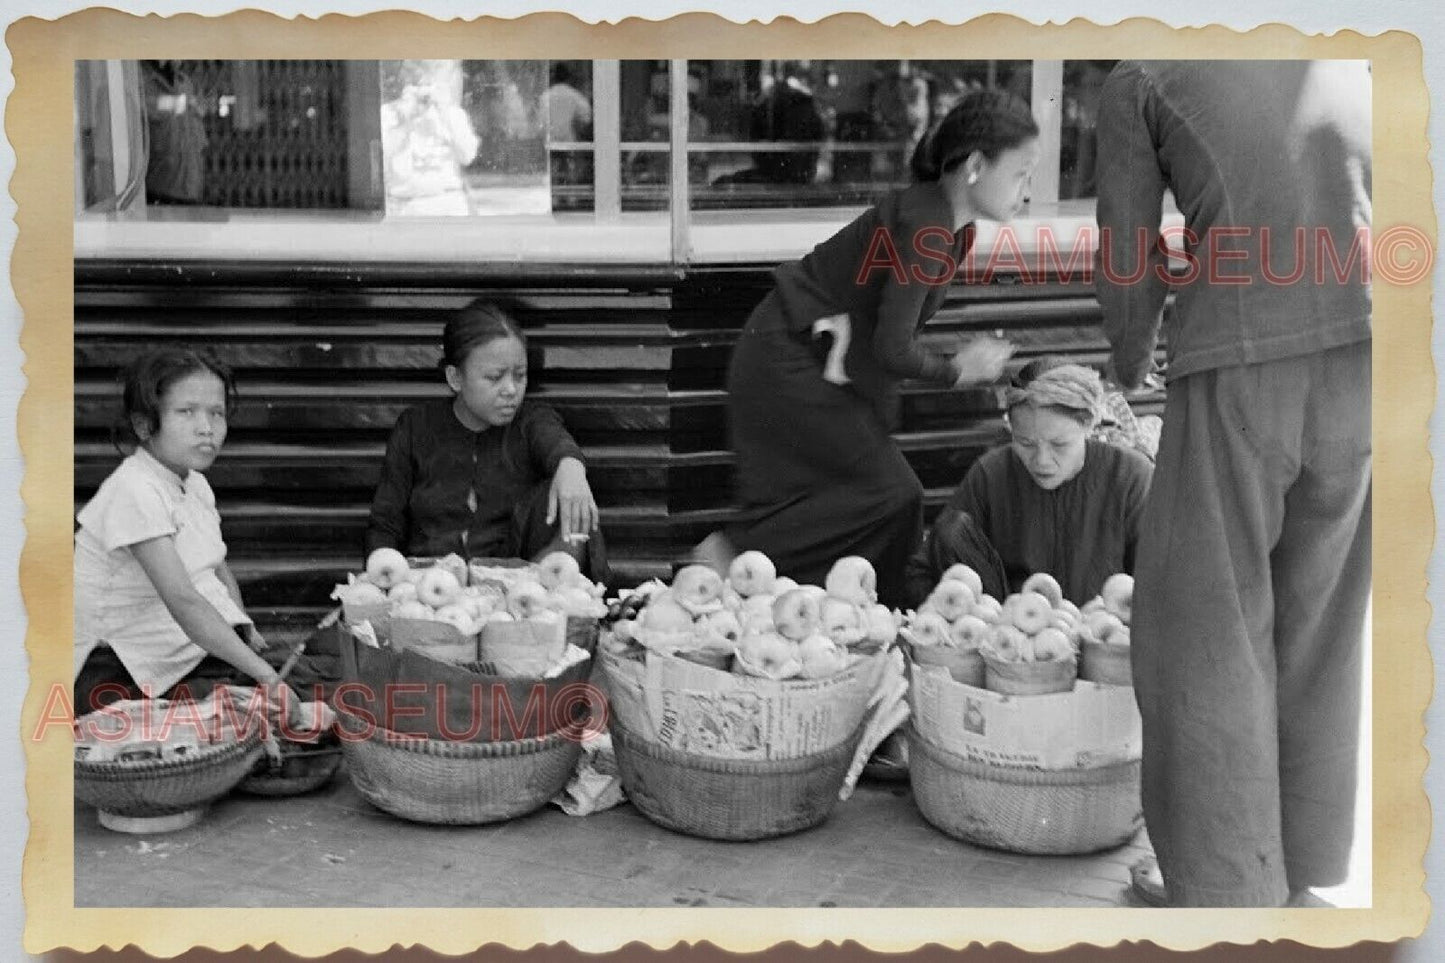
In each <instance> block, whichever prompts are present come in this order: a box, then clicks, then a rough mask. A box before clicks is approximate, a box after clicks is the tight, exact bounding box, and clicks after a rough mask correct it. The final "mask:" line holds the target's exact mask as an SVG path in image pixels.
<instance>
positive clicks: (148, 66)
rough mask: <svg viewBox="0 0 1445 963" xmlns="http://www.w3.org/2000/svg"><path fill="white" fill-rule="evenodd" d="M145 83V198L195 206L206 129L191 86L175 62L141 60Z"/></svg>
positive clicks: (203, 172) (199, 195)
mask: <svg viewBox="0 0 1445 963" xmlns="http://www.w3.org/2000/svg"><path fill="white" fill-rule="evenodd" d="M141 76H142V83H143V84H144V86H145V115H146V132H147V135H148V137H149V145H150V147H149V156H148V158H147V161H146V201H147V203H150V204H199V203H201V200H202V198H203V196H204V191H205V182H206V127H205V123H204V122H203V121H202V120H201V111H200V102H199V99H198V97H197V96H196V87H195V84H194V83H193V82H192V81H191V78H190V76H189V75H188V74H187V73H186V72H185V70H183V69H182V67H181V63H180V61H178V60H142V61H141Z"/></svg>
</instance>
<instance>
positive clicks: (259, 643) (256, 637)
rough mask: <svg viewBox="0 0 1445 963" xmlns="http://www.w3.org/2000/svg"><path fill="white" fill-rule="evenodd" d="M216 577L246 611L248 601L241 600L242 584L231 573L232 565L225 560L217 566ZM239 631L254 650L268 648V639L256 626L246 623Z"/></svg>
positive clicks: (259, 650)
mask: <svg viewBox="0 0 1445 963" xmlns="http://www.w3.org/2000/svg"><path fill="white" fill-rule="evenodd" d="M216 577H217V578H219V579H220V580H221V584H222V585H224V586H225V587H226V594H227V595H229V596H231V600H232V601H233V602H235V603H236V608H238V609H240V610H241V611H243V612H244V611H245V610H246V603H245V602H243V601H242V600H241V586H240V584H239V583H238V582H237V581H236V576H235V575H232V574H231V566H229V565H227V564H226V563H225V562H222V563H221V564H220V565H218V566H216ZM237 631H238V632H240V633H241V635H242V637H243V638H244V639H245V640H246V644H247V645H249V646H250V647H251V648H252V650H254V651H256V652H261V651H263V650H264V649H265V648H266V640H265V639H264V638H262V636H261V633H260V632H258V631H257V630H256V626H254V625H245V626H242V627H241V628H239V629H237Z"/></svg>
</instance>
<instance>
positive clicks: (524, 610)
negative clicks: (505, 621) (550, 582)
mask: <svg viewBox="0 0 1445 963" xmlns="http://www.w3.org/2000/svg"><path fill="white" fill-rule="evenodd" d="M546 608H547V590H546V589H544V588H543V587H542V586H540V585H538V584H537V583H536V582H518V583H517V584H516V585H513V586H512V587H511V588H509V589H508V590H507V611H508V612H511V613H512V617H513V618H518V619H532V618H536V617H537V616H539V615H541V614H542V613H543V612H544V611H546Z"/></svg>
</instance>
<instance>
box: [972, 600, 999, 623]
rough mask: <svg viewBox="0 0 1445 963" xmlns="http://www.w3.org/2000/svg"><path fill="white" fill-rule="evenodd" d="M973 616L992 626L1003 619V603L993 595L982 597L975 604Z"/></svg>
mask: <svg viewBox="0 0 1445 963" xmlns="http://www.w3.org/2000/svg"><path fill="white" fill-rule="evenodd" d="M973 614H974V615H976V616H978V617H979V618H981V619H983V620H984V621H985V622H987V623H989V624H990V625H992V624H993V623H995V622H997V621H999V619H1000V618H1002V617H1003V603H1002V602H1000V601H999V600H998V599H996V598H994V597H993V596H992V595H980V596H979V597H978V599H977V601H975V602H974V603H973Z"/></svg>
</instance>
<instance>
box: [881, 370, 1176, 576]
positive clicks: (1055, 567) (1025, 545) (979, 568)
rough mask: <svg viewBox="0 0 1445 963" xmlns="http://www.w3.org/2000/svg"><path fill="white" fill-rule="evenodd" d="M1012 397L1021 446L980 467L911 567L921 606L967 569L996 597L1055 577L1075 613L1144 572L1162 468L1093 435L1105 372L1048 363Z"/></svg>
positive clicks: (1013, 389)
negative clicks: (1146, 523)
mask: <svg viewBox="0 0 1445 963" xmlns="http://www.w3.org/2000/svg"><path fill="white" fill-rule="evenodd" d="M1005 396H1006V404H1007V406H1008V415H1007V419H1008V426H1009V432H1010V433H1011V434H1012V436H1013V437H1012V440H1011V441H1010V443H1009V444H1007V445H1002V446H1000V447H998V448H995V449H993V450H991V451H989V452H987V453H986V454H984V455H983V456H982V457H980V458H979V459H978V460H977V461H976V462H974V463H973V466H972V467H970V468H969V470H968V473H967V474H966V475H965V476H964V478H963V482H962V483H961V484H960V485H959V486H958V490H957V491H955V492H954V494H953V498H952V499H951V500H950V501H949V503H948V506H947V507H946V508H945V509H944V510H943V511H942V512H941V513H940V514H939V516H938V519H937V520H936V521H935V522H934V524H933V528H932V530H931V531H930V532H929V533H928V535H927V537H926V538H925V540H924V543H923V546H922V547H921V548H920V549H919V550H918V551H917V552H916V553H914V555H913V558H912V559H911V560H910V561H909V563H908V570H907V580H908V596H909V598H908V601H909V602H910V603H912V604H917V603H920V602H922V601H923V599H924V598H925V597H926V596H927V595H928V593H929V592H930V591H931V590H932V589H933V587H934V585H935V584H936V583H937V582H938V579H939V578H940V577H941V576H942V574H943V572H944V571H945V570H946V569H947V568H948V567H949V566H950V565H953V564H955V563H959V562H962V563H963V564H965V565H968V566H969V567H970V568H972V569H974V570H975V571H976V572H978V574H979V576H980V577H981V578H982V579H983V587H984V591H986V592H987V593H988V594H990V595H992V596H994V597H995V598H1003V597H1004V596H1006V595H1008V594H1010V593H1012V592H1016V591H1018V590H1019V587H1020V586H1021V585H1022V583H1023V581H1024V580H1025V579H1027V578H1028V577H1029V575H1031V574H1033V573H1034V572H1047V573H1048V574H1050V575H1052V576H1054V578H1055V579H1057V580H1058V582H1059V585H1060V586H1061V587H1062V588H1063V590H1064V597H1065V598H1067V599H1070V600H1071V601H1073V602H1075V603H1076V604H1077V603H1083V602H1086V601H1088V600H1089V599H1090V598H1093V597H1094V596H1095V595H1098V594H1099V590H1100V588H1102V587H1103V584H1104V580H1105V579H1107V578H1108V577H1109V576H1110V575H1113V574H1114V573H1115V572H1132V570H1133V568H1134V548H1135V546H1136V545H1137V544H1138V540H1139V519H1140V517H1141V515H1142V513H1143V509H1144V498H1145V495H1146V494H1147V493H1148V490H1149V478H1150V475H1151V474H1152V473H1153V467H1152V465H1151V464H1150V461H1149V458H1148V457H1147V456H1146V455H1145V454H1143V453H1142V452H1141V451H1139V450H1137V449H1136V448H1135V447H1133V446H1128V447H1125V446H1120V445H1115V444H1110V443H1109V442H1105V441H1101V440H1099V439H1098V438H1097V437H1096V436H1095V433H1096V432H1098V431H1099V429H1100V422H1101V418H1102V417H1103V416H1104V414H1105V411H1106V410H1107V408H1108V405H1107V393H1106V392H1105V389H1104V385H1103V383H1102V381H1101V380H1100V378H1099V375H1098V372H1096V371H1094V370H1093V369H1091V368H1085V367H1083V366H1081V365H1076V364H1065V363H1063V362H1061V361H1059V360H1057V359H1053V358H1043V359H1039V360H1037V361H1034V362H1032V363H1031V364H1029V365H1026V366H1025V367H1024V368H1023V369H1022V370H1021V371H1020V372H1019V373H1018V375H1016V376H1015V377H1014V379H1013V382H1012V383H1011V384H1010V386H1009V387H1008V388H1007V389H1006V391H1005Z"/></svg>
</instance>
